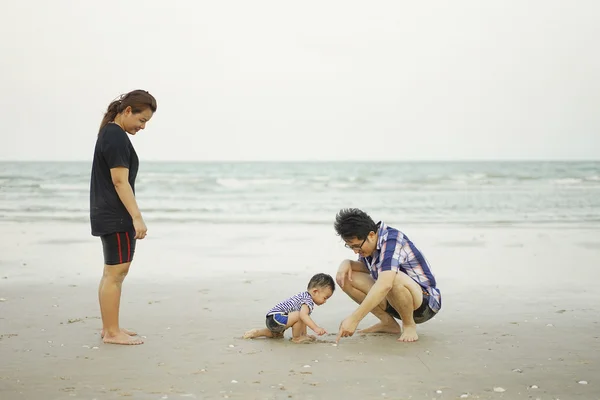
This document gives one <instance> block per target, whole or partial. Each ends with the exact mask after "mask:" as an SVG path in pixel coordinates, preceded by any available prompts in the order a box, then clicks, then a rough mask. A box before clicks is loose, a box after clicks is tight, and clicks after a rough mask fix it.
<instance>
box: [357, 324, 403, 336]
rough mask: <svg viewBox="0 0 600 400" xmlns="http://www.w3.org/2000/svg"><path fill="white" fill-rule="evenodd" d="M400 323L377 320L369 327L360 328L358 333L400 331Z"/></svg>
mask: <svg viewBox="0 0 600 400" xmlns="http://www.w3.org/2000/svg"><path fill="white" fill-rule="evenodd" d="M400 332H401V329H400V325H399V324H398V323H397V322H396V321H392V322H389V323H385V324H384V323H383V322H379V323H377V324H375V325H373V326H371V327H369V328H366V329H361V330H360V331H358V333H394V334H397V333H400Z"/></svg>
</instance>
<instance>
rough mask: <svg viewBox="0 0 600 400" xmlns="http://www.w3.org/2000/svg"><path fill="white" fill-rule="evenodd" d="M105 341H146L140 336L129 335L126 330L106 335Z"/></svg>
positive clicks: (135, 342) (123, 342) (113, 342)
mask: <svg viewBox="0 0 600 400" xmlns="http://www.w3.org/2000/svg"><path fill="white" fill-rule="evenodd" d="M103 341H104V343H107V344H129V345H131V344H142V343H144V341H143V340H142V339H140V338H135V337H132V336H129V335H128V334H126V333H124V332H119V333H117V334H116V335H114V336H110V335H104V339H103Z"/></svg>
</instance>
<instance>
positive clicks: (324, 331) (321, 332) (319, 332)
mask: <svg viewBox="0 0 600 400" xmlns="http://www.w3.org/2000/svg"><path fill="white" fill-rule="evenodd" d="M315 333H316V334H317V335H319V336H322V335H324V334H326V333H327V331H326V330H325V329H323V328H321V327H320V326H317V329H315Z"/></svg>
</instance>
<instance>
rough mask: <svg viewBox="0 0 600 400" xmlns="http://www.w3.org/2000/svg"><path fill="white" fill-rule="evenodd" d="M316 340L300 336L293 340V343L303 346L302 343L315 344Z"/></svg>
mask: <svg viewBox="0 0 600 400" xmlns="http://www.w3.org/2000/svg"><path fill="white" fill-rule="evenodd" d="M313 341H314V340H313V339H311V338H310V337H308V336H298V337H297V338H292V342H294V343H296V344H301V343H310V342H313Z"/></svg>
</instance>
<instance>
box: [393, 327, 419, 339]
mask: <svg viewBox="0 0 600 400" xmlns="http://www.w3.org/2000/svg"><path fill="white" fill-rule="evenodd" d="M417 340H419V335H417V325H404V327H403V332H402V335H400V337H399V338H398V341H399V342H416V341H417Z"/></svg>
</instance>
